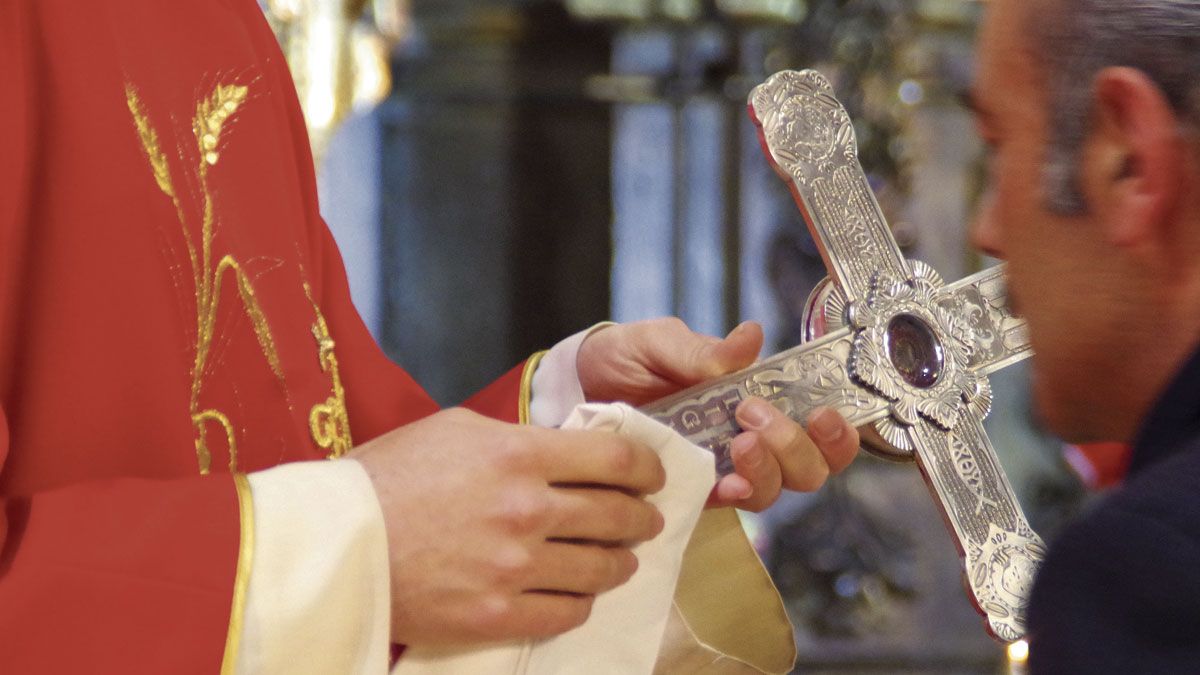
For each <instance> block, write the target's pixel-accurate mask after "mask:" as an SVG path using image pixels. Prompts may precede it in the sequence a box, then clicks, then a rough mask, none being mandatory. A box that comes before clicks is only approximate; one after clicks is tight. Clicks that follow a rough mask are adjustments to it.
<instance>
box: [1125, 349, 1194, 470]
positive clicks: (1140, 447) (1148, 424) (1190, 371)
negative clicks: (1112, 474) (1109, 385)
mask: <svg viewBox="0 0 1200 675" xmlns="http://www.w3.org/2000/svg"><path fill="white" fill-rule="evenodd" d="M1198 437H1200V351H1197V352H1195V353H1194V354H1192V356H1191V358H1190V359H1188V360H1187V362H1186V363H1184V365H1183V367H1182V368H1180V369H1179V371H1178V372H1177V373H1176V374H1175V378H1174V379H1173V380H1172V381H1171V384H1170V386H1168V387H1167V389H1166V392H1165V393H1163V395H1162V396H1160V397H1159V398H1158V402H1157V403H1156V404H1155V405H1154V407H1153V408H1152V409H1151V410H1150V414H1149V415H1147V416H1146V419H1145V420H1144V421H1143V422H1142V428H1141V430H1140V431H1138V434H1137V436H1136V442H1135V443H1134V445H1133V457H1132V459H1131V461H1130V465H1129V475H1130V476H1132V475H1134V474H1136V473H1137V472H1139V471H1141V470H1142V469H1145V468H1146V467H1148V466H1150V465H1151V464H1155V463H1157V462H1159V461H1162V460H1163V459H1166V458H1167V457H1170V456H1171V455H1173V454H1175V453H1176V452H1179V451H1181V450H1183V449H1185V448H1186V447H1187V446H1189V445H1191V444H1192V443H1193V442H1194V441H1195V440H1196V439H1197V438H1198Z"/></svg>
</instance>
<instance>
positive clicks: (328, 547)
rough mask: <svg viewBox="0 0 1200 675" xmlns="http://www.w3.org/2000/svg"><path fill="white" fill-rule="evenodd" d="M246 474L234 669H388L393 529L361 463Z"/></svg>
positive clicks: (358, 672) (348, 674)
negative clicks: (242, 583)
mask: <svg viewBox="0 0 1200 675" xmlns="http://www.w3.org/2000/svg"><path fill="white" fill-rule="evenodd" d="M247 478H248V481H249V484H250V491H251V495H252V503H253V513H254V524H253V527H254V546H253V555H252V558H251V572H250V577H249V584H248V586H247V590H246V602H245V607H244V610H243V623H242V626H243V628H242V635H241V639H240V641H239V647H238V653H237V656H236V661H235V663H236V666H235V669H234V672H235V673H237V675H268V674H269V675H274V674H275V673H288V674H289V675H325V674H327V673H341V674H345V675H383V674H384V673H387V671H388V659H389V656H390V643H389V633H390V624H391V604H390V589H389V585H390V572H389V569H388V552H387V531H386V530H385V528H384V522H383V513H382V511H381V510H380V508H379V502H378V500H377V498H376V496H375V490H374V486H373V485H372V484H371V479H370V478H369V477H368V476H367V473H366V471H365V470H364V469H363V467H362V465H361V464H359V463H358V462H356V461H354V460H351V459H339V460H334V461H328V460H322V461H315V462H298V463H294V464H284V465H282V466H278V467H275V468H273V469H269V470H267V471H261V472H256V473H252V474H250V475H249V476H248V477H247Z"/></svg>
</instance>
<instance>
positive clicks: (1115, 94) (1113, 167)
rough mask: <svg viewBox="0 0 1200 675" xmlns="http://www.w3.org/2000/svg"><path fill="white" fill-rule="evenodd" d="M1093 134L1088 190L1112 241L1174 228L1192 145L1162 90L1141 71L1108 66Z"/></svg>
mask: <svg viewBox="0 0 1200 675" xmlns="http://www.w3.org/2000/svg"><path fill="white" fill-rule="evenodd" d="M1093 96H1094V98H1093V110H1092V115H1093V117H1092V131H1091V134H1090V136H1089V138H1088V141H1087V143H1086V146H1085V147H1086V150H1085V153H1084V170H1083V177H1084V189H1085V191H1086V192H1088V193H1090V194H1089V201H1091V203H1092V204H1093V206H1094V207H1098V208H1099V209H1102V210H1103V212H1102V213H1100V214H1099V215H1100V217H1101V219H1102V221H1103V222H1104V227H1105V231H1106V235H1107V236H1108V239H1109V240H1110V241H1111V242H1112V243H1113V244H1115V245H1117V246H1133V245H1136V244H1139V243H1145V242H1147V241H1149V240H1151V239H1153V238H1156V237H1161V236H1163V235H1164V234H1166V233H1167V232H1168V228H1166V227H1165V221H1166V219H1167V218H1168V217H1169V216H1170V213H1171V211H1172V210H1173V209H1174V208H1175V206H1176V202H1177V200H1178V199H1179V198H1180V197H1181V190H1182V185H1183V171H1184V169H1185V166H1184V164H1185V159H1186V157H1185V147H1184V143H1183V139H1182V137H1181V136H1180V123H1179V120H1178V118H1177V117H1176V115H1175V111H1174V110H1173V109H1172V108H1171V105H1170V103H1169V102H1168V101H1167V98H1166V96H1165V95H1163V93H1162V90H1160V89H1159V88H1158V85H1156V84H1155V83H1154V82H1153V81H1152V80H1151V79H1150V78H1149V77H1147V76H1146V74H1145V73H1143V72H1142V71H1140V70H1137V69H1134V68H1124V67H1121V68H1105V69H1104V70H1102V71H1100V73H1099V74H1098V75H1097V76H1096V79H1095V82H1094V88H1093Z"/></svg>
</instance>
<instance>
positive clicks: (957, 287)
mask: <svg viewBox="0 0 1200 675" xmlns="http://www.w3.org/2000/svg"><path fill="white" fill-rule="evenodd" d="M750 106H751V115H752V117H753V118H754V120H755V122H756V123H757V124H758V125H759V127H760V131H761V135H762V139H763V144H764V146H765V148H766V150H767V154H768V156H769V159H770V161H771V163H772V165H773V166H774V167H775V169H776V171H777V172H778V173H779V174H780V176H782V177H783V178H784V179H785V180H787V181H788V183H789V184H790V186H791V188H792V192H793V194H794V196H795V198H796V202H797V204H798V205H799V207H800V208H801V210H802V211H803V212H804V214H805V217H806V219H807V221H808V224H809V228H810V230H811V231H812V233H813V237H814V239H816V240H817V241H818V243H819V245H820V247H821V251H822V255H823V257H824V259H825V263H826V266H827V267H828V269H829V271H830V274H831V275H832V283H831V284H829V285H827V286H825V287H823V288H822V289H821V291H822V292H820V293H818V294H816V295H814V298H813V299H812V300H810V303H809V307H810V309H814V310H817V311H820V312H821V317H820V318H821V323H822V324H823V325H824V329H825V330H827V331H829V333H828V334H827V335H826V336H825V337H820V338H818V339H815V340H813V341H811V342H808V343H805V344H803V345H801V346H799V347H796V348H794V349H791V350H789V351H787V352H784V353H782V354H779V355H777V356H775V357H772V358H770V359H768V360H766V361H764V362H762V363H760V364H758V365H756V366H754V367H752V368H750V369H747V370H745V371H742V372H739V373H734V374H732V375H728V376H726V377H723V378H720V379H719V380H716V381H714V382H709V383H706V384H704V385H701V386H698V387H695V388H692V389H690V390H687V391H685V392H681V393H680V394H677V395H675V396H672V397H670V398H668V399H664V400H662V401H659V402H657V403H654V404H651V405H649V406H647V407H646V408H644V410H645V411H646V412H648V413H649V414H651V415H652V416H653V417H655V418H657V419H659V420H661V421H663V422H664V423H666V424H668V425H670V426H672V427H674V428H675V429H676V430H678V431H680V432H681V433H683V434H684V435H685V436H687V437H688V438H690V439H691V440H693V441H695V442H696V443H698V444H700V445H704V446H706V447H708V448H710V449H712V450H713V451H714V452H715V453H716V455H717V460H718V468H719V470H720V472H721V473H722V474H726V473H729V472H731V471H732V470H733V466H732V462H731V461H730V458H729V443H730V441H731V440H732V439H733V438H734V436H736V435H737V433H739V431H740V429H739V427H738V425H737V421H736V419H735V417H734V411H735V410H736V408H737V405H738V404H739V403H740V402H741V401H743V400H745V399H746V398H747V397H749V396H758V397H762V398H765V399H767V400H768V401H770V402H771V403H772V404H774V405H775V406H776V407H778V408H779V409H780V410H782V411H783V412H784V413H786V414H787V415H788V416H789V417H791V418H792V419H795V420H797V421H804V419H805V418H806V416H807V414H808V412H809V411H811V410H812V409H813V408H816V407H818V406H828V407H831V408H834V409H835V410H837V411H839V412H840V413H841V414H842V415H843V416H844V417H846V418H847V419H848V420H849V421H850V422H851V424H854V425H856V426H863V425H867V424H872V423H874V429H875V430H876V431H878V432H879V434H880V436H881V437H882V438H883V440H884V441H886V443H888V444H891V446H893V447H892V448H891V449H890V450H891V451H892V452H888V453H887V454H888V456H891V457H906V456H911V457H913V458H914V459H915V460H916V462H917V464H918V466H919V467H920V469H921V472H922V474H923V475H924V476H925V479H926V482H927V483H928V485H929V487H930V492H931V493H932V495H933V496H934V498H935V501H936V502H937V504H938V506H939V508H940V509H941V510H942V513H943V515H944V516H945V518H946V521H947V523H948V525H949V527H950V530H951V532H952V534H953V535H954V538H955V543H956V546H957V547H958V550H959V553H960V555H961V557H962V558H963V562H964V566H965V570H966V579H967V581H968V585H969V587H970V592H971V596H972V599H973V601H974V602H975V604H976V606H977V607H978V608H979V609H980V611H981V612H982V613H983V614H984V615H985V617H986V619H987V626H988V629H989V631H990V632H991V633H992V634H993V635H995V636H996V637H997V638H999V639H1001V640H1005V641H1012V640H1016V639H1018V638H1020V637H1021V636H1022V635H1023V634H1024V631H1025V627H1024V615H1025V608H1026V604H1027V602H1028V592H1029V587H1030V585H1031V584H1032V579H1033V574H1034V572H1035V571H1036V569H1037V566H1038V564H1039V563H1040V561H1041V560H1042V557H1043V556H1044V554H1045V547H1044V545H1043V544H1042V541H1041V539H1039V538H1038V536H1037V535H1036V534H1035V533H1034V532H1033V530H1032V529H1031V528H1030V527H1029V524H1028V522H1027V520H1026V518H1025V516H1024V514H1023V513H1022V511H1021V507H1020V505H1019V504H1018V502H1017V500H1016V497H1015V495H1014V493H1013V490H1012V487H1011V485H1010V484H1009V482H1008V479H1007V478H1006V477H1005V475H1004V471H1003V469H1002V468H1001V466H1000V463H999V461H998V460H997V458H996V455H995V451H994V450H993V448H992V445H991V443H990V441H989V440H988V438H987V436H986V434H985V433H984V430H983V420H984V418H986V417H987V415H988V413H989V412H990V410H991V404H992V396H991V388H990V385H989V383H988V378H987V375H988V374H989V373H991V372H994V371H996V370H998V369H1000V368H1003V367H1004V366H1006V365H1008V364H1010V363H1013V362H1015V361H1018V360H1020V359H1022V358H1025V357H1026V356H1028V355H1029V354H1030V347H1029V340H1028V334H1027V329H1026V326H1025V323H1024V321H1022V320H1021V319H1019V318H1017V317H1015V316H1014V315H1013V314H1012V312H1011V311H1010V310H1009V309H1008V308H1007V306H1006V302H1005V301H1006V294H1005V285H1004V272H1003V268H1002V267H995V268H992V269H990V270H987V271H985V272H982V273H980V274H977V275H975V276H973V277H969V278H967V279H964V280H962V281H959V282H956V283H953V284H949V285H945V284H944V283H943V281H942V279H941V278H940V277H939V276H938V275H937V273H936V272H935V271H934V270H933V269H932V268H930V267H929V266H928V265H925V264H923V263H921V262H918V261H913V262H910V261H908V260H906V259H905V258H904V257H903V255H902V254H901V252H900V249H899V246H898V245H897V244H896V241H895V239H894V238H893V237H892V235H891V231H890V230H889V229H888V226H887V223H886V221H885V220H884V217H883V214H882V211H881V210H880V209H879V205H878V203H877V202H876V200H875V197H874V195H873V194H872V193H871V190H870V188H869V186H868V183H867V179H866V176H865V175H864V173H863V171H862V167H861V166H860V165H859V163H858V157H857V146H856V141H855V138H854V130H853V126H852V125H851V122H850V117H849V115H848V114H847V113H846V111H845V109H844V108H842V106H841V104H840V103H838V101H837V99H836V98H834V96H833V93H832V88H831V87H830V85H829V82H828V81H827V80H826V79H825V78H824V77H822V76H821V75H819V74H818V73H815V72H813V71H805V72H783V73H778V74H776V75H774V76H772V77H771V78H770V79H769V80H768V81H767V82H766V83H765V84H763V85H761V86H759V87H758V88H756V89H755V90H754V92H753V93H752V94H751V97H750ZM898 319H900V320H901V321H902V322H908V323H910V324H911V326H910V327H915V329H916V331H917V332H918V333H920V334H921V336H925V333H926V332H928V333H930V335H929V336H925V339H926V340H927V341H926V342H925V343H923V344H924V347H925V348H927V349H926V351H928V350H929V349H933V348H934V347H932V346H931V345H933V344H935V345H936V350H937V354H936V357H937V358H936V362H935V363H934V364H933V365H932V366H929V367H930V368H931V369H936V373H934V372H933V371H932V370H931V371H930V373H926V377H925V378H924V379H921V378H914V377H913V375H912V373H911V372H905V371H903V370H902V369H898V368H897V365H896V364H897V360H896V359H893V358H891V356H892V355H890V354H889V353H888V350H889V347H890V346H892V345H891V344H890V343H889V339H890V338H891V336H890V335H889V332H890V331H891V327H892V325H893V322H895V321H897V320H898ZM806 337H811V336H810V335H808V334H807V331H806ZM919 339H920V338H919ZM900 362H901V363H906V362H905V361H904V360H903V359H901V360H900ZM905 368H907V366H905Z"/></svg>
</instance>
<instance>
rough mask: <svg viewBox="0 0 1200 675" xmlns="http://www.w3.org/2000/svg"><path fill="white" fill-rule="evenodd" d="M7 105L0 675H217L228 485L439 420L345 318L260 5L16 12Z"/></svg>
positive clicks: (158, 2)
mask: <svg viewBox="0 0 1200 675" xmlns="http://www.w3.org/2000/svg"><path fill="white" fill-rule="evenodd" d="M0 92H3V94H2V98H0V406H2V408H0V499H2V502H0V505H2V506H3V512H2V513H0V515H2V516H3V517H2V518H0V542H2V547H3V548H2V553H0V672H4V673H30V672H95V673H110V672H111V673H118V672H119V673H140V672H145V673H215V672H217V671H218V670H219V669H220V666H221V663H222V656H223V653H224V650H225V644H226V636H227V632H228V630H229V622H230V613H231V604H232V597H233V590H234V585H235V584H234V581H235V571H236V568H237V562H238V552H239V541H240V524H239V507H238V494H237V491H236V490H235V481H234V480H233V479H232V478H231V475H230V474H231V473H246V472H251V471H256V470H260V469H265V468H268V467H271V466H275V465H277V464H280V463H283V462H289V461H297V460H311V459H317V458H322V457H326V456H330V455H334V454H339V453H341V452H344V451H345V450H346V449H347V448H348V446H349V445H350V436H351V435H352V437H353V442H354V443H361V442H363V441H365V440H368V439H370V438H372V437H375V436H377V435H379V434H381V433H383V432H385V431H388V430H390V429H392V428H394V427H396V426H398V425H401V424H405V423H407V422H411V421H413V420H415V419H417V418H420V417H423V416H426V415H429V414H430V413H432V412H434V411H435V410H436V409H437V407H436V405H435V404H434V403H433V402H432V401H431V400H430V399H429V397H428V396H427V395H426V394H425V393H424V392H423V391H422V390H421V389H420V387H419V386H417V385H416V384H415V383H414V382H413V381H412V380H411V379H410V378H409V377H408V376H407V375H406V374H405V373H404V372H403V371H402V370H400V369H399V368H398V367H396V366H394V365H393V364H391V363H390V362H389V361H388V360H387V359H386V358H385V357H384V355H383V354H382V353H381V352H380V350H379V349H378V347H377V346H376V345H375V343H374V342H373V340H372V339H371V337H370V336H369V334H368V333H367V331H366V329H365V328H364V326H363V325H362V323H361V321H360V320H359V318H358V316H357V314H356V313H355V311H354V309H353V307H352V306H351V303H350V296H349V291H348V288H347V285H346V280H345V275H344V271H343V269H342V262H341V260H340V258H339V255H338V252H337V250H336V248H335V246H334V243H333V241H332V239H331V238H330V235H329V232H328V230H327V228H326V227H325V225H324V223H323V222H322V220H321V218H320V216H319V214H318V211H317V202H316V190H315V182H314V177H313V170H312V160H311V156H310V154H309V149H308V140H307V136H306V132H305V126H304V123H303V120H302V118H301V114H300V108H299V104H298V102H297V100H296V97H295V93H294V90H293V86H292V83H291V78H290V75H289V72H288V70H287V64H286V63H285V61H284V59H283V57H282V55H281V53H280V51H279V49H278V47H277V45H276V42H275V38H274V36H273V35H272V33H271V32H270V30H269V28H268V26H267V25H266V23H265V21H264V19H263V17H262V15H261V13H260V10H259V8H258V5H257V4H256V2H255V0H178V1H171V2H163V1H162V0H92V1H88V2H80V1H79V0H5V2H3V3H0ZM519 377H520V372H519V369H518V370H516V371H513V372H512V373H510V374H509V375H507V376H505V378H503V379H502V380H501V381H500V382H498V383H497V384H496V385H493V387H492V388H491V389H489V390H487V391H485V392H484V394H483V395H482V396H481V397H479V398H478V402H479V403H480V405H479V406H477V407H479V408H482V410H481V411H482V412H485V413H490V414H492V415H493V416H496V417H501V418H504V419H508V420H512V421H515V420H516V418H517V407H518V386H517V380H518V379H519ZM347 420H348V427H347ZM351 432H352V433H351Z"/></svg>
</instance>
